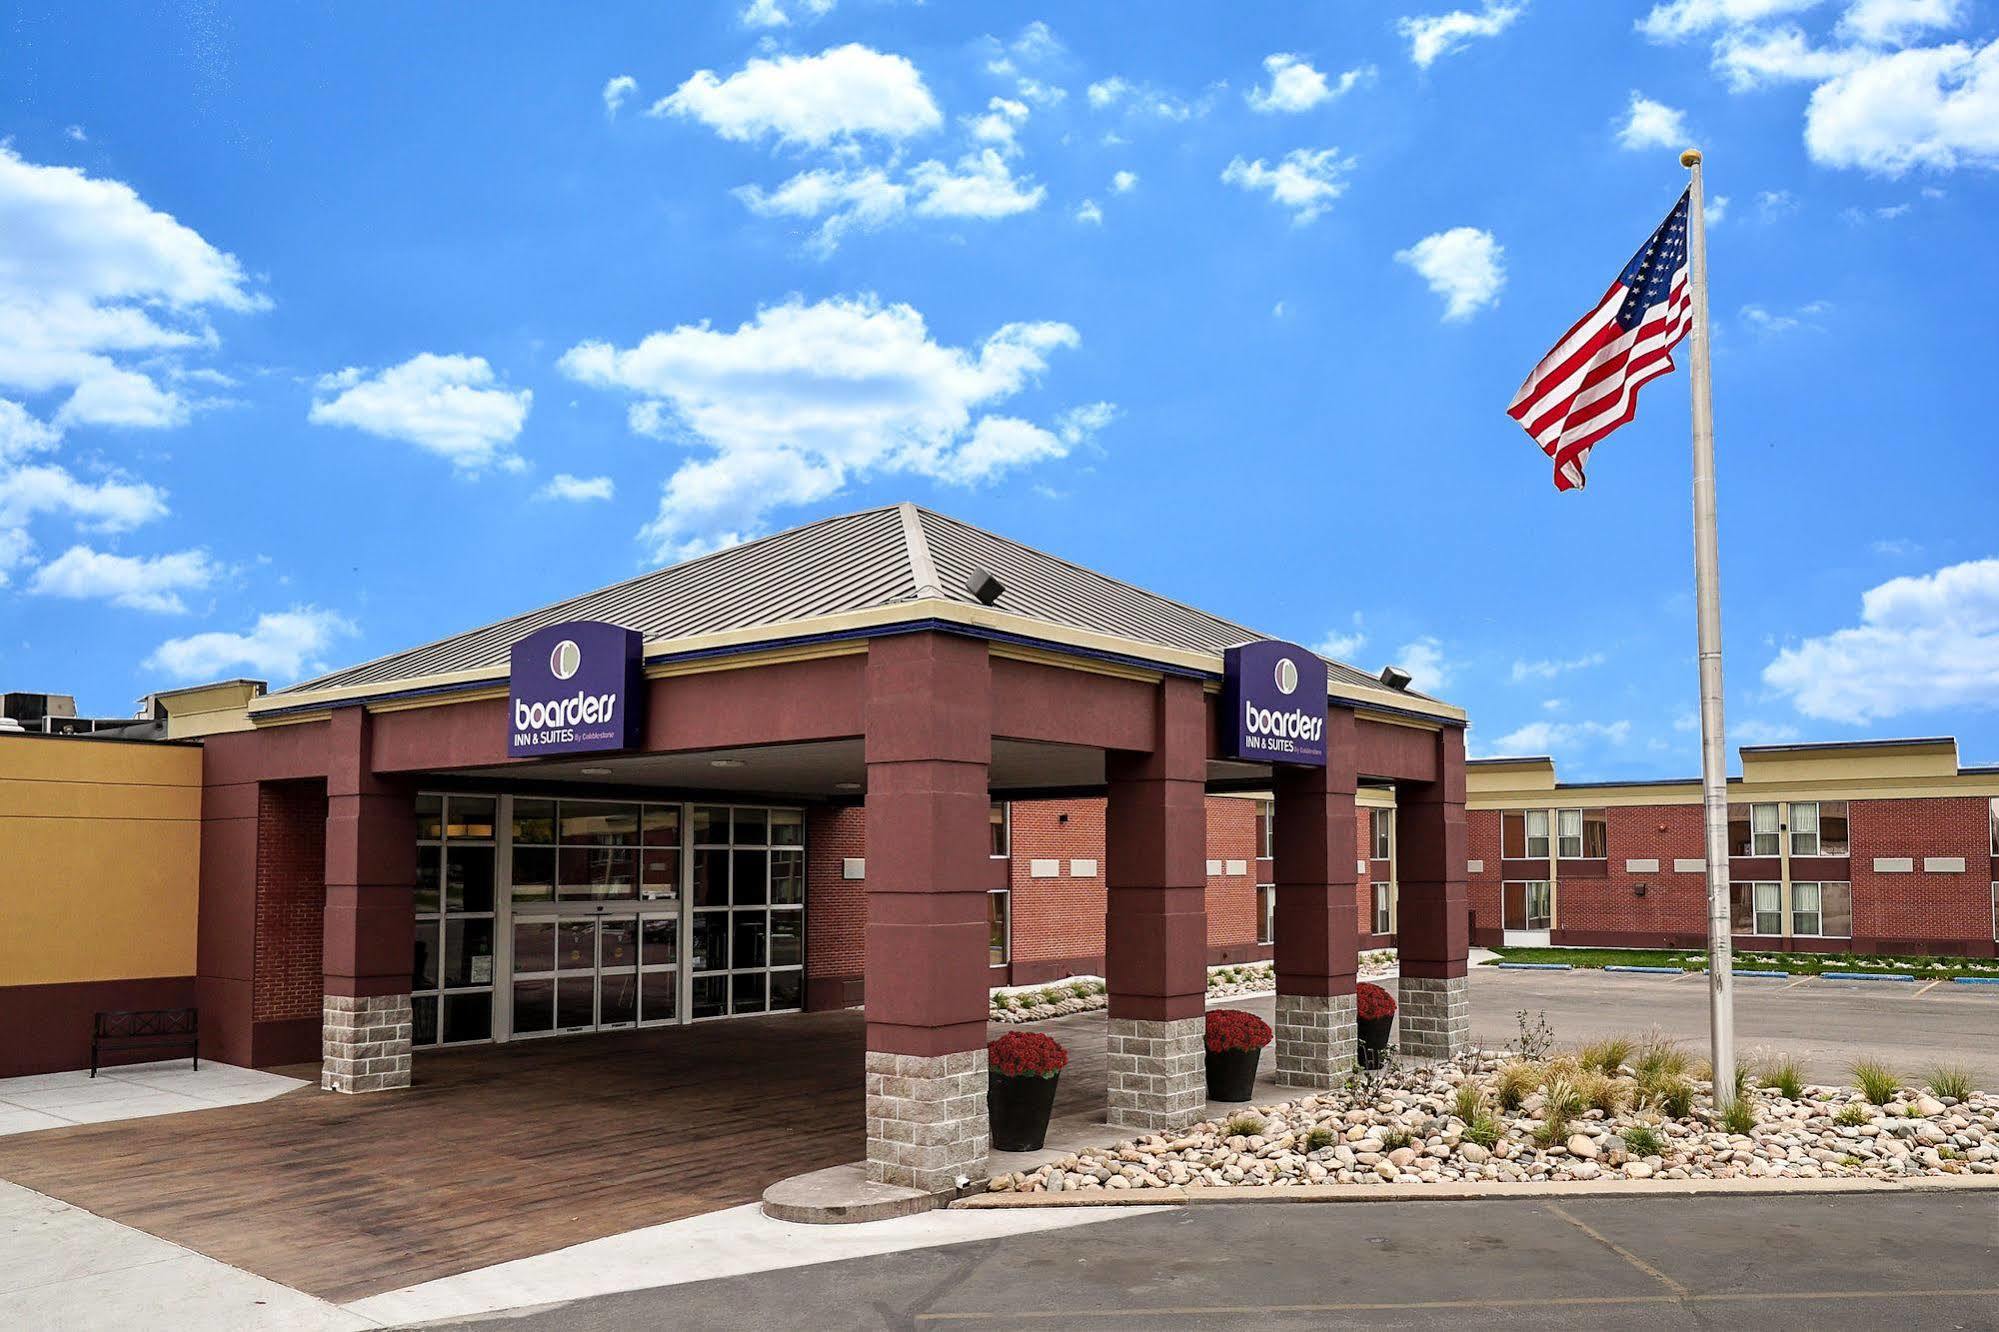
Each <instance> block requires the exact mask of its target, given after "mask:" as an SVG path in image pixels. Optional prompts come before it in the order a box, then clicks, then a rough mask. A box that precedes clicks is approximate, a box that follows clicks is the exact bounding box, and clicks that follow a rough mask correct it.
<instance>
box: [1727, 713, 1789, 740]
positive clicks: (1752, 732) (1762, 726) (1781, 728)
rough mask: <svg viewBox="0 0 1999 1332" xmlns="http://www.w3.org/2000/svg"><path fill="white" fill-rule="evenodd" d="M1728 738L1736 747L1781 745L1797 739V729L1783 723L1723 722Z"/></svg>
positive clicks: (1754, 721)
mask: <svg viewBox="0 0 1999 1332" xmlns="http://www.w3.org/2000/svg"><path fill="white" fill-rule="evenodd" d="M1724 726H1725V727H1726V729H1727V732H1728V738H1729V740H1731V741H1732V742H1734V743H1735V744H1738V745H1781V744H1784V743H1785V742H1786V741H1790V740H1795V739H1797V738H1798V728H1797V727H1795V726H1790V725H1787V724H1785V723H1784V722H1768V721H1759V720H1757V719H1755V718H1751V719H1750V720H1748V721H1741V722H1725V723H1724Z"/></svg>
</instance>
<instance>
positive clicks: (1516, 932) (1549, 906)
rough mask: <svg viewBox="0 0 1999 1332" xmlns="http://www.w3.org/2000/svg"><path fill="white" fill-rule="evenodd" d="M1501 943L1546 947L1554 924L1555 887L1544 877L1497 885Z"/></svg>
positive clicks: (1519, 946)
mask: <svg viewBox="0 0 1999 1332" xmlns="http://www.w3.org/2000/svg"><path fill="white" fill-rule="evenodd" d="M1499 906H1500V913H1499V914H1500V921H1499V924H1500V930H1501V942H1502V943H1504V944H1507V945H1509V946H1511V947H1515V948H1537V947H1539V948H1545V947H1547V946H1548V944H1549V942H1550V941H1551V939H1552V937H1553V935H1552V928H1553V926H1554V923H1555V886H1554V885H1553V884H1552V883H1549V882H1548V881H1547V880H1545V879H1526V880H1514V881H1511V882H1508V883H1503V884H1501V885H1500V890H1499Z"/></svg>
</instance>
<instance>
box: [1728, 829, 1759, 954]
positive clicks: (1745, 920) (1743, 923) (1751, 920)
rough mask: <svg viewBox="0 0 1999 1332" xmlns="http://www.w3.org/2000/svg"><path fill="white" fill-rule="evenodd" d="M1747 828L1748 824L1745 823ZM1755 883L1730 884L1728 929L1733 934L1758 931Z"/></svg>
mask: <svg viewBox="0 0 1999 1332" xmlns="http://www.w3.org/2000/svg"><path fill="white" fill-rule="evenodd" d="M1743 826H1744V827H1745V828H1746V827H1747V826H1748V825H1747V824H1744V825H1743ZM1755 896H1756V894H1755V885H1754V884H1748V883H1731V884H1729V885H1728V930H1729V933H1731V934H1754V933H1755V932H1756V901H1755Z"/></svg>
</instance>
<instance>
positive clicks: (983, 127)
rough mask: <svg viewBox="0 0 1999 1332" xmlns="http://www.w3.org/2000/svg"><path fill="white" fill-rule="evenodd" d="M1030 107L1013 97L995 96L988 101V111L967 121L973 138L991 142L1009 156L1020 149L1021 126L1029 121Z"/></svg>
mask: <svg viewBox="0 0 1999 1332" xmlns="http://www.w3.org/2000/svg"><path fill="white" fill-rule="evenodd" d="M1027 117H1028V108H1027V103H1025V102H1016V101H1014V100H1012V99H1011V98H1006V97H993V98H989V99H988V100H987V102H986V113H985V114H984V115H982V116H976V117H972V118H970V119H969V120H967V121H966V128H967V129H968V130H970V132H971V135H972V138H973V139H974V140H976V141H977V142H979V143H984V144H990V145H991V146H992V147H994V148H996V149H998V150H999V151H1000V152H1002V153H1006V154H1008V155H1009V156H1011V155H1012V154H1014V153H1016V152H1018V151H1020V143H1019V141H1018V139H1017V137H1016V136H1017V135H1018V134H1019V131H1020V127H1021V126H1022V125H1024V124H1026V123H1027Z"/></svg>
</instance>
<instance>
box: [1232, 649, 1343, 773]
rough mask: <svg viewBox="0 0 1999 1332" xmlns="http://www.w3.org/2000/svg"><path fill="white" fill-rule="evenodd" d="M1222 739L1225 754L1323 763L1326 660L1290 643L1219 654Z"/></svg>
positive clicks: (1265, 760)
mask: <svg viewBox="0 0 1999 1332" xmlns="http://www.w3.org/2000/svg"><path fill="white" fill-rule="evenodd" d="M1222 706H1223V707H1224V708H1225V709H1227V711H1228V713H1229V714H1230V715H1229V716H1228V717H1225V718H1224V719H1223V721H1222V743H1223V746H1224V748H1225V749H1227V750H1228V751H1229V752H1228V756H1229V757H1230V758H1239V759H1248V760H1251V761H1253V762H1257V763H1296V764H1299V765H1301V766H1307V767H1324V766H1325V764H1326V663H1325V659H1324V658H1322V657H1320V656H1319V654H1318V653H1316V652H1308V651H1306V650H1305V649H1304V648H1301V647H1299V646H1298V645H1297V644H1296V643H1279V642H1276V641H1274V640H1265V641H1264V642H1261V643H1244V644H1243V645H1242V646H1241V647H1232V648H1230V649H1229V650H1228V651H1227V652H1225V653H1223V654H1222Z"/></svg>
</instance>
